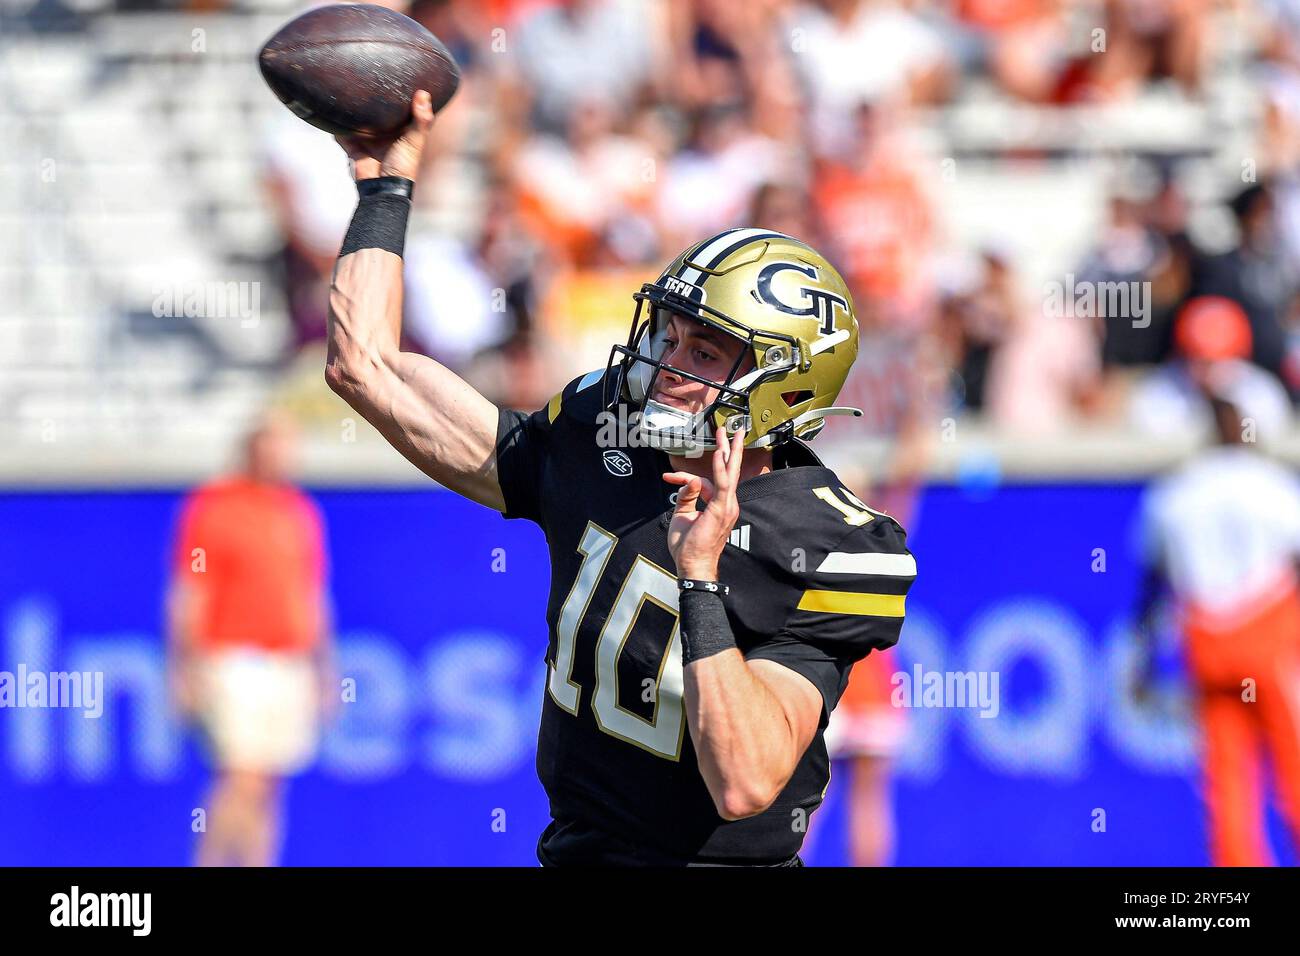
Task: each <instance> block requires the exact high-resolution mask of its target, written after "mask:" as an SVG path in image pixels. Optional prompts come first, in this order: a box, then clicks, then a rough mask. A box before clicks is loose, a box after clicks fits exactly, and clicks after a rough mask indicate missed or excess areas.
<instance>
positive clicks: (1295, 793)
mask: <svg viewBox="0 0 1300 956" xmlns="http://www.w3.org/2000/svg"><path fill="white" fill-rule="evenodd" d="M1184 633H1185V635H1186V638H1187V659H1188V666H1189V670H1190V673H1191V675H1192V678H1193V680H1194V682H1195V699H1196V704H1197V711H1198V714H1199V716H1200V721H1201V727H1202V730H1203V733H1204V744H1205V753H1204V759H1205V800H1206V805H1207V810H1208V813H1209V824H1210V825H1209V830H1210V857H1211V860H1212V862H1213V863H1214V864H1215V865H1216V866H1268V865H1271V864H1272V863H1273V859H1272V853H1271V852H1270V850H1269V848H1268V845H1267V841H1266V839H1265V824H1264V812H1263V808H1264V789H1265V788H1264V782H1265V775H1264V763H1265V761H1263V760H1261V758H1262V757H1263V756H1264V755H1265V754H1266V755H1267V764H1268V766H1269V769H1270V770H1271V771H1272V773H1271V776H1272V778H1273V784H1274V790H1275V791H1276V794H1277V798H1278V802H1279V804H1280V807H1281V811H1282V814H1283V817H1284V818H1285V820H1286V823H1287V827H1288V829H1289V830H1290V832H1291V834H1292V839H1293V841H1294V843H1295V845H1296V847H1298V848H1300V594H1298V593H1297V591H1296V589H1295V588H1294V587H1291V588H1288V589H1286V590H1285V591H1284V592H1283V593H1282V594H1281V596H1280V597H1279V598H1277V599H1276V600H1274V601H1272V602H1271V603H1270V604H1268V605H1267V606H1266V607H1265V608H1264V609H1263V610H1262V611H1260V612H1259V613H1258V614H1256V615H1255V616H1253V617H1251V618H1250V619H1248V620H1246V621H1244V622H1238V623H1236V624H1235V625H1230V626H1227V627H1225V626H1223V624H1221V623H1220V622H1218V621H1217V620H1216V619H1215V616H1214V615H1207V614H1203V613H1200V612H1198V611H1197V610H1196V609H1190V610H1189V612H1188V614H1187V619H1186V621H1185V622H1184Z"/></svg>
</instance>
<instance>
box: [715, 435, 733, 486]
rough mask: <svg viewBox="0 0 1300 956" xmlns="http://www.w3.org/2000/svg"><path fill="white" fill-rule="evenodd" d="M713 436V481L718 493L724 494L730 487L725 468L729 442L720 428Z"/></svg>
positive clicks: (729, 452)
mask: <svg viewBox="0 0 1300 956" xmlns="http://www.w3.org/2000/svg"><path fill="white" fill-rule="evenodd" d="M713 438H714V441H713V444H714V449H713V483H714V484H715V485H716V486H717V488H718V493H719V494H725V493H726V492H727V490H728V489H729V488H730V487H731V475H730V472H729V471H728V469H727V458H728V456H730V454H731V443H730V442H729V441H727V433H726V431H725V430H724V429H722V428H718V429H716V430H715V431H714V435H713Z"/></svg>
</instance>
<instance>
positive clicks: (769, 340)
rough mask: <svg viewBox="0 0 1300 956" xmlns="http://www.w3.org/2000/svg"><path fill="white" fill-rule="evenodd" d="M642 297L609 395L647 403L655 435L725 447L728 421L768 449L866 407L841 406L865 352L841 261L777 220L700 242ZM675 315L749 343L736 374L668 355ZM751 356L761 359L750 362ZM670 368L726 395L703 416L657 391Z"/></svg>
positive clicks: (686, 444) (664, 442) (752, 444)
mask: <svg viewBox="0 0 1300 956" xmlns="http://www.w3.org/2000/svg"><path fill="white" fill-rule="evenodd" d="M633 298H634V299H636V302H637V307H636V313H635V314H634V315H633V317H632V329H631V331H630V333H629V335H628V341H627V344H626V345H615V346H614V348H613V349H612V350H611V352H610V357H609V365H610V368H611V374H607V375H606V377H605V380H606V384H607V388H609V389H610V392H609V393H607V395H606V398H607V400H608V401H607V404H608V407H610V408H613V406H614V405H615V404H617V403H618V402H620V401H624V402H628V403H630V404H631V405H632V406H633V407H634V408H635V409H636V410H637V411H639V413H640V414H639V420H638V423H637V427H638V430H639V432H640V437H641V440H642V441H643V442H644V443H645V444H647V445H650V446H652V447H655V448H660V449H662V450H664V451H666V452H668V453H670V454H677V455H687V454H692V453H699V452H701V451H705V450H709V449H712V448H714V447H716V442H715V430H716V428H717V427H724V428H726V429H727V430H728V431H730V432H734V431H736V430H738V429H740V428H742V427H743V428H745V429H746V431H747V432H748V434H747V436H746V439H745V447H747V448H763V447H768V446H772V445H777V444H780V443H781V442H784V441H788V440H789V439H791V438H800V439H809V438H812V437H814V436H815V435H816V434H817V433H818V432H820V431H821V429H822V426H823V425H825V423H826V422H825V419H826V416H827V415H861V414H862V412H861V411H859V410H858V409H856V408H844V407H836V406H835V405H834V402H835V398H836V396H837V395H838V394H839V391H840V388H841V387H842V386H843V385H844V379H845V377H847V375H848V373H849V367H850V366H851V365H852V364H853V360H854V358H856V357H857V354H858V320H857V318H856V317H855V316H854V314H853V298H852V296H851V295H850V294H849V290H848V287H847V286H846V285H845V284H844V280H843V279H842V278H841V277H840V274H839V273H838V272H837V271H836V270H835V267H834V266H832V265H831V264H830V263H829V262H827V261H826V259H825V258H823V257H822V256H821V255H820V254H819V253H818V252H817V251H816V250H814V249H813V248H812V247H810V246H808V245H807V244H806V243H803V242H800V241H799V240H798V239H794V238H792V237H790V236H787V235H784V234H782V233H779V232H771V231H769V230H766V229H752V228H749V229H730V230H728V231H726V232H722V233H719V234H718V235H716V236H712V237H710V238H708V239H705V240H704V241H703V242H700V243H696V244H695V245H693V246H691V247H690V248H689V249H687V250H686V251H684V252H683V253H682V254H681V255H679V256H678V257H677V258H676V259H674V260H673V261H672V262H671V263H669V265H668V268H667V269H665V270H664V272H663V275H661V276H660V277H659V278H658V279H657V280H656V281H654V282H648V283H646V284H645V285H643V286H642V287H641V291H640V292H638V293H636V294H635V295H634V296H633ZM647 305H648V307H649V316H648V318H646V319H645V320H644V321H643V320H642V318H641V314H642V310H643V307H646V306H647ZM671 313H677V314H679V315H683V316H685V317H687V318H690V319H694V320H695V321H697V322H703V323H704V324H705V325H708V326H711V327H713V328H715V329H718V330H720V331H722V332H725V333H727V334H728V335H731V336H733V337H735V338H737V339H739V340H740V341H741V342H743V343H744V344H745V345H746V348H745V349H742V350H741V352H740V354H739V356H738V357H737V359H736V362H735V363H734V364H733V365H732V368H731V371H730V372H729V373H728V375H727V379H726V381H723V382H714V381H709V380H708V379H704V378H700V377H699V376H698V375H693V374H691V373H690V372H686V371H683V370H682V369H679V368H676V367H674V366H670V365H665V364H664V363H663V362H662V361H661V358H662V357H663V354H664V346H665V338H666V327H667V325H668V318H669V315H670V314H671ZM746 355H751V356H752V357H753V362H752V363H751V365H750V367H748V368H746V363H745V356H746ZM664 369H668V370H669V371H671V372H673V373H674V374H677V375H680V376H682V377H683V378H686V379H689V380H691V381H695V382H702V383H704V384H705V385H708V386H711V387H713V388H716V389H718V396H717V398H716V399H715V400H714V401H713V403H712V404H710V405H709V406H708V407H706V408H705V409H703V410H702V411H699V412H697V413H695V414H691V413H689V412H686V411H683V410H682V409H679V408H673V407H671V406H668V405H665V404H662V403H660V402H656V401H653V400H651V399H650V398H649V396H651V395H653V394H654V391H655V379H656V377H657V376H658V375H659V373H660V372H661V371H662V370H664ZM742 369H744V370H743V371H742Z"/></svg>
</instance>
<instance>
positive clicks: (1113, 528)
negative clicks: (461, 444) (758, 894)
mask: <svg viewBox="0 0 1300 956" xmlns="http://www.w3.org/2000/svg"><path fill="white" fill-rule="evenodd" d="M1140 491H1141V488H1140V487H1139V486H1137V485H1063V484H1051V485H1007V486H1001V487H985V488H972V489H964V488H962V487H957V486H935V487H932V488H930V489H928V490H927V491H926V492H925V494H924V495H923V496H922V499H921V501H920V502H919V506H918V511H917V514H916V516H915V518H914V519H913V522H912V524H913V527H911V528H910V529H909V531H910V535H909V544H910V546H911V548H912V550H913V552H914V553H915V554H916V556H917V561H918V566H919V576H918V580H917V584H916V586H915V588H914V589H913V591H912V595H911V596H910V597H909V599H908V622H907V624H906V625H905V627H904V630H903V638H902V641H901V642H900V645H899V649H898V652H899V667H900V669H901V671H902V672H903V673H907V674H908V675H909V679H916V678H920V680H919V681H918V686H919V684H921V683H923V681H924V675H925V674H926V673H927V672H930V671H939V672H953V671H977V672H983V673H986V674H991V675H996V680H997V688H996V689H997V694H996V695H995V698H994V700H993V703H992V706H982V707H973V706H967V707H953V706H948V707H927V706H909V707H908V708H907V710H906V718H907V720H906V723H907V734H906V741H905V744H904V746H903V749H902V752H901V753H900V755H899V757H898V759H897V761H896V781H895V787H894V793H895V799H896V808H897V821H898V835H897V854H896V859H897V862H899V863H902V864H992V865H1008V864H1113V865H1136V864H1192V865H1196V864H1203V863H1205V862H1206V852H1205V847H1204V844H1205V839H1204V833H1203V824H1202V821H1201V806H1200V800H1199V797H1198V790H1199V785H1198V778H1197V755H1196V734H1195V727H1194V724H1192V723H1191V722H1190V721H1189V720H1188V719H1187V718H1186V716H1185V715H1183V716H1180V715H1179V714H1178V713H1177V712H1176V711H1173V712H1170V711H1168V710H1166V711H1164V712H1155V711H1151V710H1144V709H1141V708H1138V707H1136V706H1134V705H1133V704H1132V703H1131V702H1130V701H1129V700H1128V697H1127V694H1126V693H1125V692H1124V687H1125V673H1126V669H1127V668H1128V666H1129V661H1130V656H1131V652H1130V641H1129V639H1128V637H1127V633H1126V626H1127V624H1128V622H1129V620H1130V618H1131V613H1132V605H1133V601H1134V598H1135V593H1136V581H1137V571H1136V567H1135V565H1134V554H1133V547H1132V539H1133V527H1134V522H1135V518H1136V514H1137V508H1138V506H1139V499H1140ZM315 497H316V498H317V500H318V501H319V502H320V504H321V506H322V509H323V512H324V514H325V518H326V521H327V523H328V530H329V547H330V566H331V593H332V595H333V598H334V602H335V609H336V620H337V633H338V637H339V641H340V670H341V672H342V674H343V675H345V676H348V677H352V678H355V680H356V693H357V699H356V701H355V702H354V703H347V704H344V705H343V706H342V707H341V712H340V719H339V721H338V722H337V723H336V724H335V725H334V726H333V728H332V729H331V731H330V732H329V734H328V735H327V737H326V739H325V741H324V744H323V747H322V750H321V754H320V758H319V760H318V762H317V763H316V765H315V766H314V767H313V768H312V769H311V770H310V771H309V772H308V773H306V774H304V775H303V776H301V777H299V778H297V779H295V780H294V781H293V782H292V784H291V785H290V788H289V791H288V794H289V796H288V829H287V833H286V841H285V852H284V857H283V859H284V862H285V863H288V864H294V865H317V864H342V865H349V864H377V865H388V864H416V865H423V864H428V865H453V864H472V865H534V864H535V863H536V858H535V856H534V852H533V848H534V845H535V843H536V839H537V835H538V834H539V833H540V831H541V829H542V828H543V826H545V824H546V822H547V820H548V819H549V817H548V814H547V808H546V798H545V794H544V793H543V792H542V789H541V786H540V785H539V783H538V782H537V778H536V775H535V772H534V767H533V761H534V756H535V741H536V730H537V721H538V715H539V713H540V708H541V702H542V693H543V685H544V678H545V665H544V663H543V654H544V652H545V645H546V638H545V621H544V616H543V615H544V607H545V601H546V592H547V585H548V575H549V568H548V561H547V556H546V550H545V542H544V541H543V538H542V535H541V533H540V531H539V530H538V529H537V528H535V527H534V526H532V525H530V524H528V523H526V522H515V521H510V522H507V521H504V520H502V519H501V518H500V517H499V516H497V515H495V514H494V513H492V512H490V511H488V510H486V509H484V508H481V507H479V506H477V505H473V504H471V503H469V502H466V501H464V500H462V499H460V498H458V497H456V496H455V495H452V494H449V493H446V492H442V491H436V490H430V491H414V490H411V491H407V490H402V491H393V490H383V491H375V490H364V491H361V490H358V491H343V490H328V491H320V492H317V493H316V494H315ZM180 500H181V499H180V495H179V494H178V493H177V492H176V491H156V492H152V491H151V492H139V491H129V492H126V491H123V492H85V493H82V492H78V493H71V492H66V493H65V492H46V491H41V492H6V493H3V494H0V672H3V671H9V672H14V671H15V670H16V669H17V668H18V667H19V666H20V665H22V666H23V667H25V668H26V670H27V671H28V672H35V671H45V672H53V671H89V672H102V673H103V675H104V682H105V683H104V698H105V699H104V701H103V702H102V703H103V707H102V711H103V712H102V714H101V715H99V716H88V715H87V714H86V713H85V712H83V711H78V710H72V709H58V708H22V709H14V708H4V709H0V864H4V865H15V864H16V865H33V864H40V865H153V864H183V863H186V862H189V861H190V860H191V859H192V856H193V847H194V839H195V834H194V828H195V826H196V823H195V821H196V820H198V819H199V818H200V815H199V814H198V813H196V811H198V810H200V809H201V808H202V807H203V805H204V800H205V787H206V786H207V783H208V773H207V770H206V767H205V764H204V761H203V758H202V754H201V752H200V750H199V749H198V745H197V742H196V741H195V739H194V735H193V734H192V733H190V732H189V731H188V730H187V728H185V727H184V726H182V725H181V724H180V723H179V722H178V721H177V720H176V718H175V715H174V714H172V713H171V711H170V710H169V705H168V699H167V685H166V671H165V660H164V655H163V648H164V637H163V597H164V593H165V588H166V581H167V575H168V563H169V557H168V556H169V552H170V548H171V539H172V535H173V533H174V530H175V522H176V518H177V514H178V510H179V505H180ZM907 703H908V704H924V703H925V699H924V698H923V696H922V695H921V694H920V693H919V692H915V693H912V694H910V695H909V697H908V699H907ZM847 770H848V768H847V767H839V766H838V765H837V771H836V774H835V777H834V779H833V780H832V783H831V787H830V790H829V792H828V795H827V804H826V805H825V806H824V807H823V809H822V810H821V811H819V812H818V813H817V814H816V815H815V816H814V819H813V823H812V830H811V833H810V835H809V840H808V847H807V853H806V854H805V857H806V859H807V860H808V861H809V862H810V863H812V864H827V865H834V864H840V863H843V862H844V861H845V859H846V856H845V847H844V843H845V815H846V809H847V808H846V806H845V794H846V786H845V781H846V776H847ZM1272 826H1273V828H1274V831H1275V832H1274V845H1275V847H1276V848H1277V850H1278V852H1279V855H1280V857H1281V859H1282V861H1283V862H1290V861H1291V857H1290V856H1289V851H1287V850H1286V848H1285V847H1284V846H1283V843H1284V841H1283V840H1281V839H1280V831H1279V830H1278V828H1277V821H1276V820H1273V821H1272Z"/></svg>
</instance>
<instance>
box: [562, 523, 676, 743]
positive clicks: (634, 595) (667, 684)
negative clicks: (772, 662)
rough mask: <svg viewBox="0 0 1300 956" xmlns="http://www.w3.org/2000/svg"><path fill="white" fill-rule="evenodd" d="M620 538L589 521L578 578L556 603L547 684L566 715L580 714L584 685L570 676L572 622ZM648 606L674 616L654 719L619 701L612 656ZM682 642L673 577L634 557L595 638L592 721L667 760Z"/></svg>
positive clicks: (579, 614) (587, 602)
mask: <svg viewBox="0 0 1300 956" xmlns="http://www.w3.org/2000/svg"><path fill="white" fill-rule="evenodd" d="M617 543H618V538H617V537H616V536H615V535H612V534H610V533H609V532H608V531H606V530H605V529H604V528H601V527H600V526H599V525H597V524H596V523H595V522H592V521H589V522H587V529H586V531H584V532H583V535H582V540H581V541H580V542H579V543H578V553H579V554H581V555H582V564H581V565H580V566H579V568H578V576H577V578H576V579H575V580H574V582H573V587H572V588H571V589H570V590H569V594H568V597H566V598H565V599H564V604H563V606H562V607H561V608H560V618H559V621H558V622H557V624H556V648H555V664H554V665H553V666H552V667H551V668H550V675H549V678H548V680H547V689H548V691H549V692H550V695H551V699H552V700H554V701H555V703H556V705H557V706H559V707H561V708H563V709H564V710H566V711H568V712H569V713H571V714H577V712H578V700H579V698H580V696H581V694H582V688H581V687H579V686H578V685H577V684H576V683H574V681H573V655H574V648H575V646H576V644H577V639H578V627H579V625H580V624H581V622H582V619H583V617H585V616H586V613H587V608H588V606H589V605H590V604H591V596H592V595H593V594H594V593H595V591H596V585H597V584H598V583H599V581H600V579H601V577H602V575H603V574H604V573H605V566H606V565H607V564H608V563H609V557H610V555H611V554H613V553H614V546H615V545H616V544H617ZM647 602H648V603H650V604H654V605H656V606H658V607H660V608H663V610H665V611H667V612H669V613H670V614H671V615H672V617H673V623H672V631H671V633H670V634H669V635H668V640H667V641H666V642H665V649H664V656H663V658H662V659H661V660H660V663H659V673H658V675H657V680H656V686H655V697H654V700H655V705H654V717H653V718H652V719H650V720H646V719H645V718H644V717H641V716H640V715H638V714H634V713H632V712H631V711H629V710H626V709H624V708H623V707H621V706H619V703H618V659H619V656H620V655H621V654H622V652H623V646H624V645H625V644H626V642H627V639H628V636H629V635H630V634H631V633H632V629H633V628H634V627H635V626H636V622H637V618H638V617H639V616H640V614H641V608H642V607H643V606H644V605H645V604H646V603H647ZM682 683H683V677H682V641H681V634H680V632H679V628H678V617H677V578H676V576H674V575H672V574H669V573H668V572H667V571H665V570H664V569H663V568H661V567H659V566H658V565H657V564H655V563H654V562H652V561H648V560H646V558H644V557H642V556H641V555H638V556H637V559H636V561H635V562H634V563H633V565H632V567H631V569H630V570H629V571H628V573H627V577H625V578H624V579H623V584H622V585H621V586H620V587H619V591H618V597H616V598H615V599H614V605H613V607H611V608H610V611H609V616H608V617H607V618H606V619H605V626H604V627H602V628H601V630H600V635H599V636H598V637H597V639H596V687H595V690H594V692H593V694H592V701H591V709H592V712H593V713H594V714H595V716H596V726H597V727H599V728H600V729H601V730H602V731H603V732H604V733H607V734H609V735H611V736H613V737H618V738H619V739H620V740H624V741H627V742H628V743H630V744H633V745H635V746H637V747H641V748H642V749H644V750H648V751H649V752H650V753H653V754H656V755H658V756H660V757H666V758H668V759H669V760H677V759H679V758H680V757H681V752H682V737H683V731H684V730H685V726H686V721H685V719H684V718H685V708H684V707H683V706H682Z"/></svg>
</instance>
